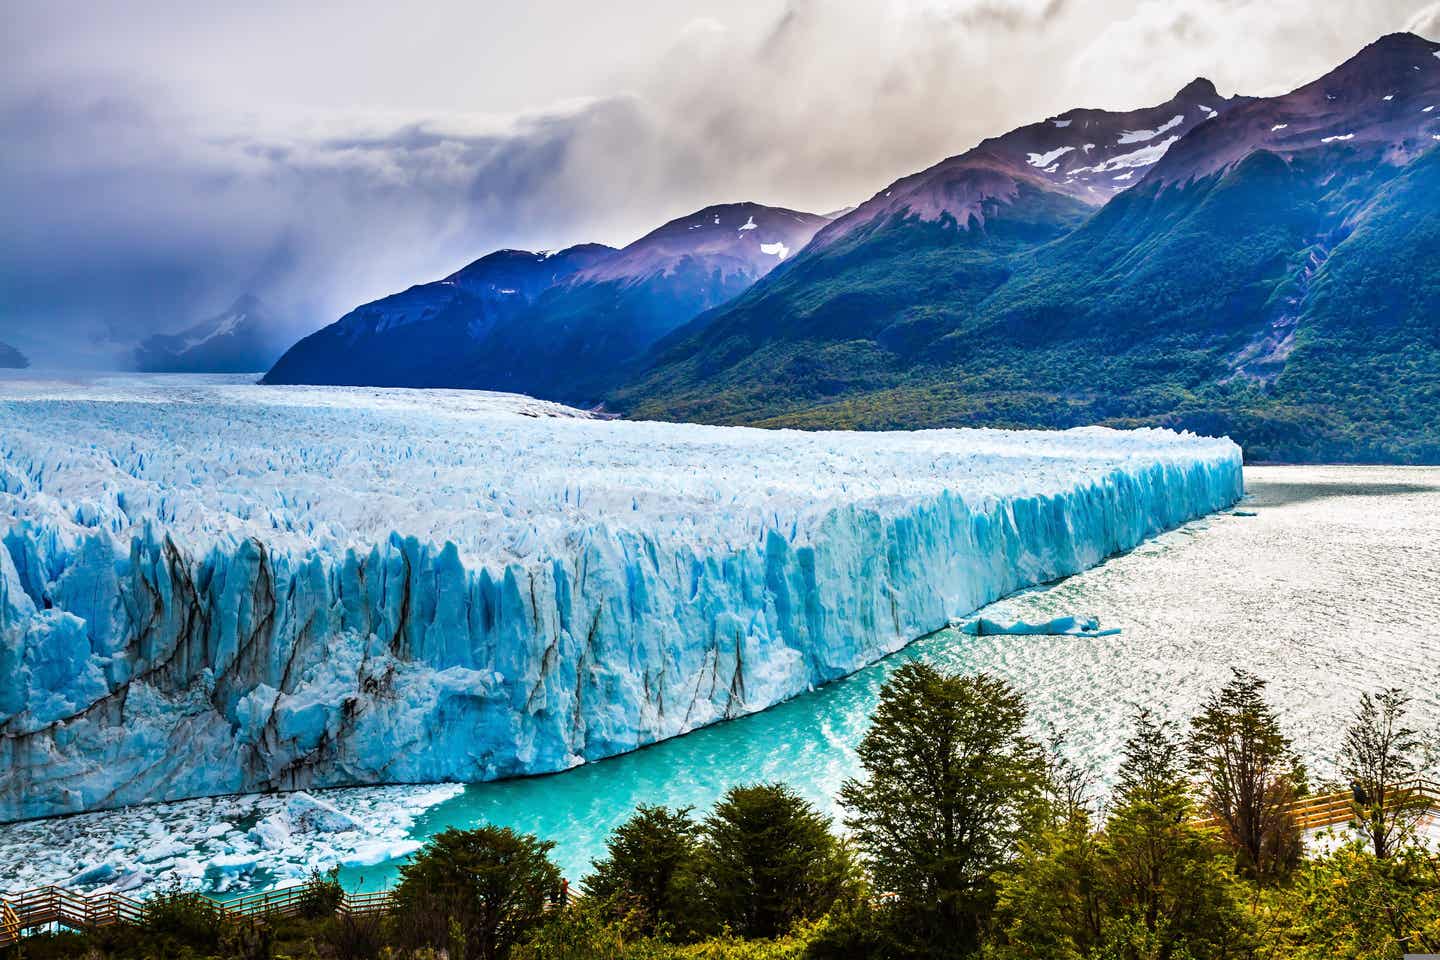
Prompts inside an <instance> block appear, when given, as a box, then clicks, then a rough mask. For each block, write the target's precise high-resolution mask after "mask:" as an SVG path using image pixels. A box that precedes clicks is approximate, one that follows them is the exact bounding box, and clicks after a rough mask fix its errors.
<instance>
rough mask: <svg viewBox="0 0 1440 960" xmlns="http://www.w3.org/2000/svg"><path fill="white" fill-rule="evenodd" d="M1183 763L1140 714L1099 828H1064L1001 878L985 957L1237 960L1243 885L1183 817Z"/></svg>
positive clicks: (1084, 821)
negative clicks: (1113, 803)
mask: <svg viewBox="0 0 1440 960" xmlns="http://www.w3.org/2000/svg"><path fill="white" fill-rule="evenodd" d="M1180 760H1181V748H1180V744H1179V743H1178V741H1177V739H1176V738H1175V736H1174V735H1173V733H1172V731H1171V730H1170V728H1169V727H1168V725H1166V724H1163V723H1160V722H1157V721H1156V720H1155V719H1154V718H1153V717H1152V716H1151V715H1150V714H1149V713H1148V712H1145V711H1142V712H1141V713H1140V714H1139V715H1138V716H1137V718H1136V730H1135V733H1134V735H1133V736H1132V737H1131V738H1130V740H1129V741H1128V742H1127V744H1126V747H1125V760H1124V763H1123V765H1122V767H1121V771H1120V778H1119V779H1120V783H1119V788H1118V790H1117V792H1116V801H1117V803H1116V806H1115V808H1114V810H1113V811H1112V812H1111V814H1110V817H1109V819H1108V821H1107V822H1106V824H1105V827H1104V829H1103V830H1101V831H1098V832H1097V831H1094V830H1093V829H1092V828H1091V825H1090V823H1089V820H1088V818H1086V817H1083V816H1080V817H1075V818H1072V819H1071V820H1070V821H1069V822H1067V823H1064V824H1062V825H1061V826H1059V827H1058V828H1054V829H1051V830H1049V831H1046V832H1045V833H1043V834H1041V835H1040V836H1039V838H1038V839H1037V840H1036V841H1034V842H1031V843H1026V844H1023V845H1022V852H1021V856H1020V859H1019V861H1018V863H1017V864H1016V865H1015V867H1014V868H1013V869H1012V870H1009V871H1005V872H1003V873H1002V874H1001V876H1000V893H999V922H998V923H997V928H998V929H997V933H996V936H995V938H994V939H993V940H992V942H991V944H990V946H989V948H988V950H987V953H988V954H989V955H990V956H992V957H993V958H995V960H1021V958H1027V960H1029V958H1034V960H1040V958H1046V960H1049V958H1060V960H1063V958H1072V960H1079V958H1101V957H1104V958H1114V960H1147V958H1150V957H1155V958H1166V957H1186V958H1190V960H1205V958H1224V957H1233V956H1241V955H1243V951H1244V949H1245V948H1247V947H1248V946H1249V945H1250V944H1251V941H1252V939H1253V934H1252V931H1251V926H1252V925H1251V923H1250V921H1249V918H1248V917H1247V916H1246V913H1245V910H1244V905H1243V899H1242V897H1241V887H1240V884H1239V882H1238V881H1237V879H1236V878H1235V877H1234V875H1233V872H1232V870H1231V866H1230V863H1231V861H1230V859H1229V858H1228V857H1227V856H1226V855H1225V851H1224V849H1223V847H1222V846H1221V845H1220V844H1218V843H1217V842H1216V840H1215V838H1214V837H1213V836H1212V835H1211V834H1210V833H1208V832H1206V831H1205V830H1203V829H1201V828H1199V827H1197V826H1195V824H1194V823H1193V822H1192V821H1191V820H1190V819H1189V814H1190V812H1191V804H1190V800H1189V797H1188V796H1187V791H1188V784H1187V782H1186V780H1185V776H1184V771H1183V770H1182V768H1181V766H1180Z"/></svg>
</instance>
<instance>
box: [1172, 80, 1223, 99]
mask: <svg viewBox="0 0 1440 960" xmlns="http://www.w3.org/2000/svg"><path fill="white" fill-rule="evenodd" d="M1207 97H1208V98H1210V99H1211V100H1219V99H1221V97H1220V91H1219V90H1216V89H1215V84H1213V83H1211V82H1210V81H1209V80H1208V79H1206V78H1205V77H1196V78H1195V79H1194V80H1191V81H1190V82H1189V83H1187V84H1185V86H1183V87H1181V88H1180V92H1179V93H1177V94H1175V96H1174V98H1173V99H1175V100H1203V99H1205V98H1207Z"/></svg>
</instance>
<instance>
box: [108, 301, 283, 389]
mask: <svg viewBox="0 0 1440 960" xmlns="http://www.w3.org/2000/svg"><path fill="white" fill-rule="evenodd" d="M286 341H287V337H286V335H285V333H284V331H283V330H282V329H281V325H280V324H279V323H278V322H277V320H276V315H275V312H274V311H273V310H272V309H271V308H270V307H269V306H268V305H267V304H266V303H265V301H264V300H262V299H261V298H260V297H259V296H258V295H257V294H255V293H251V292H246V293H243V294H241V295H240V296H239V297H237V298H236V299H235V302H234V303H232V304H231V305H230V307H229V309H227V310H225V311H223V312H221V313H218V314H216V315H215V316H213V317H210V318H208V319H205V320H202V321H200V322H199V323H196V324H193V325H192V326H189V327H186V328H185V329H184V330H181V331H180V332H178V333H169V334H165V333H162V334H155V335H154V336H151V337H147V338H146V339H145V340H144V341H142V342H141V343H140V344H139V345H137V346H136V347H135V366H136V368H137V369H139V370H142V371H145V372H151V373H253V372H258V371H262V370H266V369H268V368H269V366H270V364H272V363H274V362H275V358H276V357H278V356H279V355H280V353H281V352H283V350H284V349H285V346H286Z"/></svg>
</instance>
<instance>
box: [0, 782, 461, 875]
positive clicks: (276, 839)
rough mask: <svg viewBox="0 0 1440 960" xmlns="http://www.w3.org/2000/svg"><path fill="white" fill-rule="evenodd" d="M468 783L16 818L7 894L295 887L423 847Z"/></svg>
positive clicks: (6, 843)
mask: <svg viewBox="0 0 1440 960" xmlns="http://www.w3.org/2000/svg"><path fill="white" fill-rule="evenodd" d="M462 789H463V787H461V786H460V785H459V784H439V785H426V786H392V787H356V788H351V789H343V790H327V791H326V792H325V793H324V794H321V795H319V796H312V795H310V794H307V793H289V794H251V795H248V796H240V797H206V798H202V799H198V800H182V801H180V802H178V803H167V804H151V805H147V806H139V807H130V808H128V809H125V810H110V811H105V812H103V813H82V814H80V815H78V816H74V817H64V818H62V819H58V820H31V821H29V822H27V823H14V824H9V825H7V826H6V827H5V828H4V837H3V842H0V894H4V893H8V892H14V891H18V890H25V889H29V888H31V887H38V886H44V885H48V884H60V885H62V886H67V887H70V888H72V889H77V890H83V891H85V892H87V893H102V892H104V891H107V890H115V891H118V892H125V893H130V894H131V895H132V896H147V895H149V894H150V893H152V892H154V891H155V890H160V889H164V888H165V887H167V886H169V885H170V884H171V883H179V884H180V885H182V886H184V887H187V888H191V889H199V890H204V891H206V892H209V893H227V892H243V891H250V890H258V889H263V888H265V887H271V886H285V885H287V884H292V883H296V882H298V881H299V880H301V879H303V878H305V877H307V876H309V875H310V871H311V870H312V869H319V870H327V869H329V868H330V867H333V866H356V867H367V866H370V865H373V864H376V863H382V862H384V861H386V860H389V859H391V858H392V857H394V856H404V855H406V854H408V853H410V852H412V851H413V850H416V849H418V848H419V846H420V844H419V842H418V841H416V840H413V839H411V837H410V834H411V832H412V829H413V827H414V826H415V821H416V819H417V818H418V817H419V816H420V815H421V814H422V813H424V812H425V811H427V810H429V809H431V808H432V807H434V806H436V805H437V804H440V803H444V802H445V801H446V800H449V799H451V798H452V797H454V796H455V795H456V794H458V793H459V792H460V791H461V790H462Z"/></svg>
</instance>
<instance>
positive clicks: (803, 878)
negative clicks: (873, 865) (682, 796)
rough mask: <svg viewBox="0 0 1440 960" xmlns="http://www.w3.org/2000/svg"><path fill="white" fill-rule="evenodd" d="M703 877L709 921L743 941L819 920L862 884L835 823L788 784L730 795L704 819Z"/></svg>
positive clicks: (736, 789)
mask: <svg viewBox="0 0 1440 960" xmlns="http://www.w3.org/2000/svg"><path fill="white" fill-rule="evenodd" d="M698 873H699V881H700V892H701V896H702V898H703V900H704V901H705V904H706V906H707V908H708V910H709V912H710V915H711V919H712V921H713V922H715V923H716V924H718V925H721V926H724V927H727V928H728V929H729V930H731V931H733V932H734V933H736V934H739V935H740V936H743V937H775V936H779V935H780V934H783V933H785V932H786V931H788V930H789V929H790V928H791V926H792V925H793V924H795V923H796V922H797V921H800V920H808V919H814V918H817V917H820V916H822V915H823V914H824V913H825V912H827V911H828V910H829V909H830V907H831V906H832V905H833V904H834V903H835V901H836V900H837V899H838V898H839V897H841V896H842V895H843V894H845V893H846V892H847V891H850V890H853V889H854V888H855V886H856V882H857V881H856V871H855V865H854V862H853V859H852V858H851V856H850V854H849V851H848V850H847V849H846V848H845V847H844V846H843V845H842V844H841V843H840V842H839V841H838V840H837V839H836V838H835V836H834V835H833V834H832V833H831V832H830V820H829V819H828V818H827V817H823V816H821V815H820V814H818V813H816V812H815V810H814V808H813V807H811V806H810V804H809V803H808V802H806V801H805V800H804V799H803V798H801V797H800V796H799V795H797V794H796V793H795V792H794V791H793V790H791V789H790V788H789V787H787V786H785V785H783V784H757V785H754V786H741V787H732V788H731V789H730V790H729V791H727V792H726V794H725V796H724V797H723V798H722V799H721V800H720V802H719V803H717V804H716V805H715V809H714V811H713V812H712V813H711V814H710V816H709V817H707V818H706V820H705V824H704V842H703V844H702V846H701V850H700V855H699V864H698Z"/></svg>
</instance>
